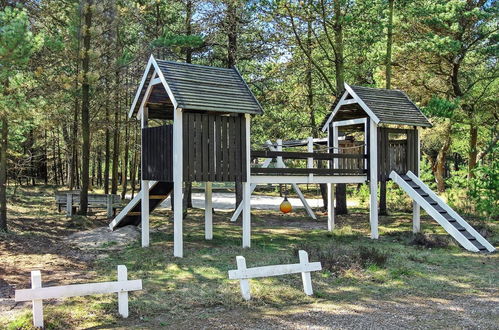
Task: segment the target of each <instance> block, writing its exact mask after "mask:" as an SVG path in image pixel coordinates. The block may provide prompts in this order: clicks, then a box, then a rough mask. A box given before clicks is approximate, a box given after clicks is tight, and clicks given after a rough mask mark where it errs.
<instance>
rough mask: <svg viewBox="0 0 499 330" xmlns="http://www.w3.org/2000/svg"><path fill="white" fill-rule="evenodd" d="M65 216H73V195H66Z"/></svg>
mask: <svg viewBox="0 0 499 330" xmlns="http://www.w3.org/2000/svg"><path fill="white" fill-rule="evenodd" d="M66 215H67V216H68V217H71V216H72V215H73V195H72V194H71V193H69V194H66Z"/></svg>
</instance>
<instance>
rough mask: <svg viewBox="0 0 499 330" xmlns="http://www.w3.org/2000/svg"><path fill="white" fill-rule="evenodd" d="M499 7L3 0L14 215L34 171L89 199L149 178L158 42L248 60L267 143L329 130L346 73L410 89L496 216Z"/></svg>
mask: <svg viewBox="0 0 499 330" xmlns="http://www.w3.org/2000/svg"><path fill="white" fill-rule="evenodd" d="M498 12H499V6H498V5H497V2H496V1H490V0H488V1H487V0H450V1H447V0H413V1H412V0H411V1H409V0H334V1H333V0H304V1H290V0H288V1H284V0H283V1H281V0H274V1H271V0H261V1H255V0H253V1H240V0H209V1H200V0H102V1H96V0H25V1H6V0H2V1H0V80H1V84H0V126H1V130H0V229H3V230H7V229H8V217H7V203H8V202H9V196H10V194H15V191H16V189H15V188H16V187H17V186H19V185H37V184H51V185H56V186H61V187H63V186H66V187H67V188H69V189H82V191H83V193H82V201H84V198H86V197H84V196H86V193H85V192H87V191H91V190H93V189H102V190H103V191H104V192H105V193H113V194H116V193H117V194H121V196H122V197H124V196H125V195H127V194H134V193H136V191H137V189H140V188H139V185H140V172H139V167H140V166H139V165H140V131H139V130H140V127H139V123H138V122H137V121H136V120H135V119H134V118H132V119H128V116H127V112H128V111H127V110H128V109H129V107H130V103H131V100H132V97H133V95H134V93H135V90H136V88H137V86H138V82H139V81H140V78H141V75H142V73H143V70H144V67H145V64H146V62H147V60H148V58H149V56H150V55H151V54H153V55H154V56H156V57H157V58H160V59H165V60H173V61H180V62H187V63H195V64H203V65H213V66H220V67H232V66H234V65H236V66H237V68H238V69H239V71H240V72H241V73H242V75H243V77H244V78H245V79H246V81H247V83H248V85H249V86H250V88H251V89H252V91H253V92H254V93H255V95H256V97H257V99H258V100H259V102H260V103H261V104H262V106H263V108H264V109H265V115H263V116H258V117H255V118H254V120H253V123H252V143H254V145H255V147H258V146H259V145H260V144H261V143H263V142H264V141H265V140H267V139H271V140H275V139H278V138H281V139H285V140H290V139H300V138H304V137H307V136H314V137H320V136H322V135H321V132H320V124H321V122H322V121H323V119H324V117H325V116H326V115H327V114H328V113H329V111H330V110H331V109H330V107H331V105H332V103H333V102H334V100H335V98H336V97H338V95H340V94H341V92H342V90H343V86H344V83H345V82H347V83H348V84H351V85H362V86H371V87H380V88H396V89H401V90H404V91H405V92H406V93H407V94H408V95H409V97H410V98H411V99H412V100H414V101H415V102H416V104H417V105H418V106H419V107H420V108H421V109H422V110H423V112H424V113H425V115H426V116H427V117H428V118H429V119H430V120H431V122H432V124H433V125H434V126H433V127H432V128H430V129H425V130H424V131H422V137H421V140H422V153H423V159H422V174H421V176H422V177H423V179H424V180H425V181H427V182H431V183H432V185H433V186H434V188H436V189H437V190H438V191H439V193H446V194H447V197H448V198H449V199H450V200H451V202H454V203H455V204H460V206H461V207H462V208H465V209H466V211H468V212H469V213H473V214H475V215H478V216H479V217H483V218H484V219H489V220H490V219H497V218H498V217H499V204H498V201H499V175H498V173H499V161H498V159H497V158H498V157H497V156H498V151H499V148H498V140H499V132H498V123H499V107H498V97H497V95H498V92H499V84H498V82H499V80H498V77H499V70H498V64H497V56H498V52H499V47H498V41H499V33H498V31H499V21H498ZM236 188H237V187H236ZM337 189H340V190H341V189H344V187H341V186H339V187H338V188H337ZM186 190H187V192H189V190H190V185H189V184H187V185H186ZM236 190H237V189H236ZM187 195H189V194H187ZM338 196H340V197H339V198H341V196H344V192H343V193H342V192H341V191H339V194H338ZM188 202H189V201H188V199H186V204H188ZM337 202H338V206H340V207H341V204H342V201H341V200H339V201H337ZM458 202H459V203H458ZM86 212H87V209H86V207H82V209H81V213H83V214H85V213H86Z"/></svg>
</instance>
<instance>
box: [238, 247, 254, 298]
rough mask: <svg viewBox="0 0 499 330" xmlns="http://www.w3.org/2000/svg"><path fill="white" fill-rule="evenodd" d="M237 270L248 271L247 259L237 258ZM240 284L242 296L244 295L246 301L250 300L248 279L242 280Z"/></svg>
mask: <svg viewBox="0 0 499 330" xmlns="http://www.w3.org/2000/svg"><path fill="white" fill-rule="evenodd" d="M236 263H237V270H242V271H244V270H246V259H245V258H244V257H243V256H237V257H236ZM239 284H240V286H241V294H242V295H243V298H244V300H250V299H251V294H250V284H249V280H248V279H244V278H243V279H240V280H239Z"/></svg>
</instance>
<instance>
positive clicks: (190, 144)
mask: <svg viewBox="0 0 499 330" xmlns="http://www.w3.org/2000/svg"><path fill="white" fill-rule="evenodd" d="M184 116H185V118H184V119H185V121H187V124H188V126H187V127H188V132H187V134H188V136H189V138H188V140H187V141H184V143H187V144H185V145H184V148H187V149H188V152H187V153H188V156H187V158H186V159H184V163H187V169H188V172H187V173H186V174H185V176H186V177H187V181H189V182H192V181H194V120H195V119H194V116H193V115H192V113H189V112H186V113H184Z"/></svg>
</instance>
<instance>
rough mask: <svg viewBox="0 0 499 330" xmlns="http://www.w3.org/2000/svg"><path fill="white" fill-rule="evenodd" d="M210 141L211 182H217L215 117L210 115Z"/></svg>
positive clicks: (209, 166) (209, 168) (209, 167)
mask: <svg viewBox="0 0 499 330" xmlns="http://www.w3.org/2000/svg"><path fill="white" fill-rule="evenodd" d="M208 125H209V127H208V139H209V146H208V149H209V157H208V163H209V165H208V170H209V172H210V173H209V180H208V181H210V182H213V181H215V180H216V173H215V154H216V144H215V116H214V115H211V114H210V115H209V116H208Z"/></svg>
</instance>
